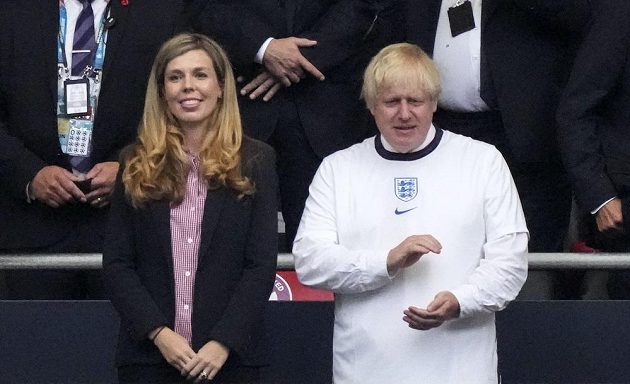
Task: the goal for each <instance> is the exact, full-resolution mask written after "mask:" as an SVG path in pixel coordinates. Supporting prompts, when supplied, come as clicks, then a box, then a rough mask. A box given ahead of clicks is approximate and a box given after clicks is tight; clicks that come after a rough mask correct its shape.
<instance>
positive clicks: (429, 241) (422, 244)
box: [387, 235, 442, 276]
mask: <svg viewBox="0 0 630 384" xmlns="http://www.w3.org/2000/svg"><path fill="white" fill-rule="evenodd" d="M441 251H442V245H441V244H440V242H439V241H437V240H436V239H435V237H433V236H431V235H414V236H409V237H408V238H406V239H405V240H403V242H402V243H400V244H398V245H397V246H396V247H395V248H393V249H392V250H391V251H389V254H388V255H387V272H388V273H389V275H390V276H393V275H395V274H396V273H398V270H400V269H401V268H407V267H410V266H412V265H414V264H415V263H416V262H417V261H418V260H420V258H421V257H422V256H423V255H426V254H427V253H429V252H433V253H440V252H441Z"/></svg>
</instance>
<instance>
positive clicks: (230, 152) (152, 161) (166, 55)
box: [122, 34, 254, 207]
mask: <svg viewBox="0 0 630 384" xmlns="http://www.w3.org/2000/svg"><path fill="white" fill-rule="evenodd" d="M193 50H202V51H204V52H205V53H206V54H208V56H209V57H210V59H211V60H212V64H213V67H214V71H215V73H216V75H217V79H218V80H219V84H220V85H221V88H222V90H223V93H222V98H220V99H219V100H218V102H217V106H216V109H215V110H214V112H213V113H212V115H211V117H210V119H209V124H208V127H207V132H206V133H207V134H206V135H205V136H204V139H203V143H202V146H201V148H202V149H201V152H200V153H199V158H200V176H201V177H203V178H204V179H205V180H206V181H207V183H208V187H209V188H219V187H221V186H225V187H228V188H231V189H232V190H234V191H236V192H237V193H238V194H239V196H240V197H243V196H245V195H251V194H253V193H254V186H253V184H252V183H251V182H250V180H249V179H248V178H247V177H244V176H243V175H242V174H241V158H240V148H241V141H242V131H243V130H242V127H241V118H240V114H239V109H238V102H237V96H236V86H235V82H234V74H233V71H232V66H231V65H230V62H229V59H228V57H227V55H226V53H225V51H224V50H223V49H222V48H221V47H220V46H219V45H218V44H217V43H216V42H215V41H213V40H211V39H210V38H208V37H206V36H204V35H199V34H180V35H177V36H175V37H173V38H171V39H170V40H168V41H167V42H165V43H164V44H163V45H162V47H161V48H160V50H159V52H158V53H157V56H156V57H155V61H154V62H153V67H152V69H151V74H150V75H149V83H148V86H147V93H146V98H145V102H144V113H143V115H142V121H141V123H140V127H139V133H138V138H137V141H136V143H134V144H132V145H131V146H130V147H129V148H128V149H127V150H126V151H125V153H124V154H123V160H124V162H125V164H126V166H125V169H124V171H123V176H122V180H123V184H124V186H125V193H126V195H127V196H128V197H129V198H130V199H131V202H132V204H133V206H134V207H139V206H143V205H144V204H145V203H147V202H148V201H151V200H168V201H170V202H171V203H173V204H175V205H177V204H180V203H181V202H182V201H183V199H184V194H185V191H186V179H187V175H188V171H189V169H190V160H189V159H188V157H187V155H186V153H185V151H184V136H183V134H182V132H181V130H180V128H179V123H178V121H177V119H175V117H174V116H173V114H172V113H171V112H170V111H169V110H168V107H167V104H166V101H165V100H164V72H165V70H166V66H167V65H168V63H169V62H170V61H171V60H173V59H174V58H176V57H178V56H181V55H183V54H185V53H187V52H190V51H193Z"/></svg>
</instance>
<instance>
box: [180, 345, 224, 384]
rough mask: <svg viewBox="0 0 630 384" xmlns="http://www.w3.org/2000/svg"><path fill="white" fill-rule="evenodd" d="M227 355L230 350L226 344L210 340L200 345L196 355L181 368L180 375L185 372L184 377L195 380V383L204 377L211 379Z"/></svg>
mask: <svg viewBox="0 0 630 384" xmlns="http://www.w3.org/2000/svg"><path fill="white" fill-rule="evenodd" d="M229 355H230V350H229V349H228V348H227V347H226V346H224V345H223V344H221V343H219V342H218V341H214V340H211V341H209V342H207V343H206V344H205V345H204V346H203V347H201V349H200V350H199V352H197V355H196V356H195V357H194V358H193V359H192V360H190V361H189V362H188V364H186V366H185V367H184V368H183V369H182V370H181V373H182V376H184V375H185V374H186V375H187V377H186V378H187V379H188V380H195V383H198V382H200V381H202V380H205V379H207V380H212V379H214V377H215V376H216V374H217V373H219V371H220V370H221V367H223V364H225V361H226V360H227V358H228V356H229ZM204 372H205V374H204Z"/></svg>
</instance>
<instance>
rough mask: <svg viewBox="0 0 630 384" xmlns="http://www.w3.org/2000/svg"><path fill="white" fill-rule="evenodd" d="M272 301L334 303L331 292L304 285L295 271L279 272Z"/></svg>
mask: <svg viewBox="0 0 630 384" xmlns="http://www.w3.org/2000/svg"><path fill="white" fill-rule="evenodd" d="M269 300H271V301H333V300H334V295H333V293H332V292H330V291H322V290H319V289H313V288H309V287H307V286H305V285H302V283H300V281H299V280H298V278H297V275H296V274H295V272H294V271H277V273H276V282H275V284H274V286H273V292H272V293H271V297H270V298H269Z"/></svg>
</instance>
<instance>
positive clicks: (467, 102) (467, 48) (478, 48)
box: [401, 0, 587, 297]
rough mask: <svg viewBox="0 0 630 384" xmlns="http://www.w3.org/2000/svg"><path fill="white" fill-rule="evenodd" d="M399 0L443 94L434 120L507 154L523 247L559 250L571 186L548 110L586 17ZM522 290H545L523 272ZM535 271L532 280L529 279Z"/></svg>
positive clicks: (504, 0) (566, 10) (540, 5)
mask: <svg viewBox="0 0 630 384" xmlns="http://www.w3.org/2000/svg"><path fill="white" fill-rule="evenodd" d="M455 3H456V2H455V1H440V0H428V1H420V0H406V1H404V2H401V6H402V7H403V10H402V12H403V14H404V18H406V23H405V31H406V34H405V36H404V37H401V39H406V40H407V41H409V42H412V43H415V44H418V45H419V46H420V47H422V48H423V49H424V50H426V51H427V52H428V53H429V54H430V55H431V56H432V57H433V59H434V60H435V62H436V64H437V66H438V68H439V70H440V73H441V75H442V79H443V81H442V86H443V92H442V96H441V98H440V101H439V103H438V111H437V112H436V114H435V117H434V121H435V124H436V125H437V126H439V127H441V128H443V129H447V130H449V131H452V132H455V133H460V134H463V135H466V136H470V137H472V138H474V139H478V140H482V141H485V142H488V143H490V144H493V145H495V146H496V147H497V148H498V149H499V150H500V151H501V153H502V154H503V156H504V157H505V159H506V160H507V162H508V164H509V166H510V170H511V172H512V175H513V176H514V180H515V182H516V185H517V187H518V190H519V194H520V197H521V200H522V203H523V210H524V212H525V217H526V219H527V226H528V228H529V230H530V241H529V251H530V252H560V251H562V250H563V241H564V236H565V234H566V231H567V228H568V223H569V215H570V211H571V189H570V185H569V182H568V180H567V177H566V174H565V171H564V169H563V167H562V163H561V160H560V156H559V151H558V148H557V141H556V133H555V132H556V124H555V118H554V116H555V112H556V106H557V103H558V98H559V95H560V91H561V88H562V86H563V83H564V82H565V80H566V78H567V76H568V70H567V68H569V66H568V65H569V63H570V58H571V47H570V44H569V42H570V41H572V40H577V33H576V31H577V30H579V28H580V27H581V24H582V23H583V22H584V19H585V18H586V16H585V15H586V14H587V10H586V8H585V7H584V6H583V4H581V3H582V2H580V1H571V0H568V1H538V0H536V1H512V0H472V1H463V2H457V4H460V3H461V5H459V6H457V7H454V5H455ZM529 278H530V279H531V278H534V279H535V280H536V281H529V280H528V283H526V285H525V288H524V289H523V292H522V295H525V297H528V295H530V294H531V295H532V297H550V296H553V294H554V292H553V291H554V290H553V287H552V285H551V280H550V279H548V278H545V277H544V276H539V275H536V274H535V273H534V274H531V275H530V277H529ZM537 278H540V279H537Z"/></svg>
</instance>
